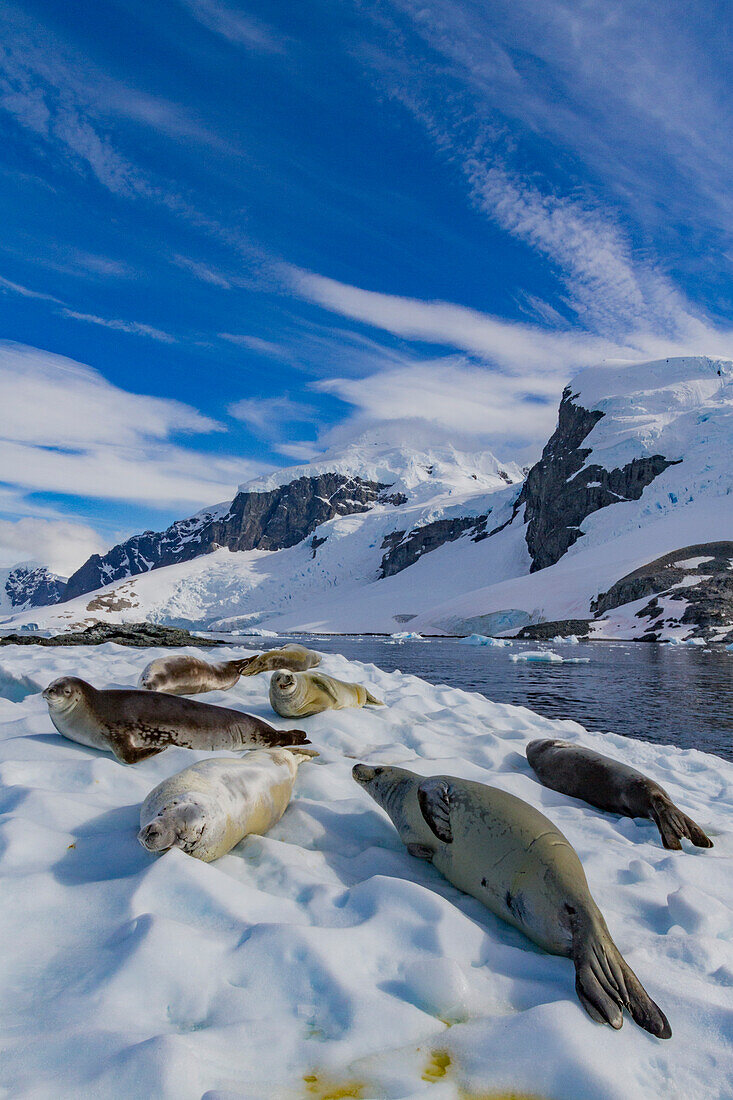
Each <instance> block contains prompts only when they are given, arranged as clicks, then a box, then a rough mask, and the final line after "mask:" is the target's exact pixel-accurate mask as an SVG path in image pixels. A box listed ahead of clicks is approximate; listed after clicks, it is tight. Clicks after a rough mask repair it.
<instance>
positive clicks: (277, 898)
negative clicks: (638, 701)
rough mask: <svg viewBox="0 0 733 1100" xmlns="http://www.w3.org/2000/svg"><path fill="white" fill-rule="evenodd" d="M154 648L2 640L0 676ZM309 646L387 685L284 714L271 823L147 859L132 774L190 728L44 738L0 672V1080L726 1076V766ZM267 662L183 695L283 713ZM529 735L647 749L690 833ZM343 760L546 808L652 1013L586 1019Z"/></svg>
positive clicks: (257, 1097) (341, 670)
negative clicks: (689, 822)
mask: <svg viewBox="0 0 733 1100" xmlns="http://www.w3.org/2000/svg"><path fill="white" fill-rule="evenodd" d="M165 652H166V651H164V650H154V651H151V650H142V651H136V650H131V649H125V648H122V647H118V646H116V645H112V644H109V643H108V644H106V645H102V646H98V647H84V648H74V649H67V648H60V649H45V648H43V649H42V648H40V647H39V648H36V647H32V646H27V647H26V646H24V647H12V646H9V647H6V648H4V649H3V651H2V675H3V681H2V682H3V683H4V684H8V683H10V682H11V681H12V682H19V681H22V680H24V679H25V680H27V681H33V682H34V683H36V684H38V685H45V683H47V682H49V681H50V680H52V679H53V678H55V677H56V676H59V675H62V674H70V673H74V674H78V675H81V676H82V677H84V678H86V679H88V680H89V681H90V682H92V683H94V684H95V685H97V686H100V687H103V686H107V687H110V686H115V685H125V684H133V683H135V682H136V680H137V676H138V675H139V672H140V670H141V669H142V667H143V666H144V665H145V664H146V663H147V662H148V661H149V660H150V659H151V658H153V657H156V656H159V655H162V654H163V653H165ZM188 652H191V653H196V652H197V651H196V650H195V649H191V650H188ZM203 655H204V656H207V654H203ZM241 655H242V648H241V647H237V648H231V649H229V648H223V649H222V650H221V651H219V652H218V653H217V657H221V658H222V659H228V658H232V657H234V656H241ZM208 656H210V654H209V655H208ZM322 667H323V669H324V670H325V671H326V672H328V673H329V674H331V675H334V676H337V677H339V678H341V679H346V680H362V681H366V682H368V683H370V684H372V685H374V687H375V688H376V689H378V691H379V695H380V696H381V697H382V698H383V699H385V701H386V702H387V704H388V705H387V706H386V707H384V708H379V709H374V710H353V711H340V712H330V713H329V712H326V713H324V714H321V715H317V716H315V717H313V718H309V719H304V720H303V724H304V725H305V726H306V728H307V729H308V731H309V734H310V736H311V738H312V741H313V743H314V746H315V747H317V748H318V749H319V750H320V752H321V754H322V755H321V757H320V758H319V759H318V760H317V761H315V762H314V763H313V764H312V765H309V766H308V768H303V769H301V772H300V774H299V776H298V781H297V785H296V790H295V795H294V799H293V802H292V803H291V805H290V807H289V808H288V810H287V811H286V813H285V816H284V817H283V819H282V821H280V823H279V824H278V825H277V826H275V827H274V828H273V829H272V830H271V832H270V833H269V834H268V835H267V836H265V837H250V838H249V839H248V840H246V841H245V842H244V843H242V844H241V845H239V846H238V847H237V848H235V849H234V850H233V852H231V853H230V854H228V855H227V856H225V857H223V858H222V859H220V860H219V861H217V862H216V863H214V864H211V865H207V864H204V863H202V862H200V861H198V860H195V859H192V858H190V857H187V856H186V855H184V854H183V853H182V852H180V851H177V850H172V851H170V852H168V853H166V854H165V855H163V856H161V857H158V858H155V857H151V856H150V855H149V854H148V853H147V852H145V851H144V850H143V848H142V847H141V846H140V845H139V843H138V841H137V839H136V831H137V824H138V813H139V804H140V802H141V801H142V800H143V798H144V797H145V796H146V795H147V794H148V792H149V791H150V790H151V789H152V788H153V787H154V786H155V785H156V784H157V783H159V782H160V781H161V780H162V779H163V778H165V777H166V776H169V775H171V774H173V773H175V772H177V771H180V770H181V769H182V768H183V767H186V766H188V765H189V764H191V763H193V762H194V761H195V760H197V759H204V758H206V755H207V754H205V753H195V752H190V751H188V750H184V749H169V750H167V751H166V752H165V753H163V754H161V755H160V756H157V757H154V758H152V759H151V760H148V761H145V762H143V763H141V764H138V765H136V766H134V767H124V766H123V765H121V764H119V763H117V762H116V761H115V760H114V758H113V757H112V756H111V755H110V756H108V755H106V754H103V753H100V752H96V751H95V750H93V749H86V748H84V747H82V746H80V745H77V744H74V743H72V742H69V741H66V740H64V739H63V738H61V737H60V736H58V735H57V734H56V733H55V732H54V730H53V727H52V726H51V723H50V720H49V718H48V713H47V710H46V706H45V704H44V702H43V700H42V698H41V697H40V695H39V694H37V693H34V694H27V695H26V696H25V697H24V698H22V699H18V700H16V701H11V700H9V699H7V698H0V782H1V783H2V787H1V788H0V799H1V805H0V809H2V812H3V816H2V820H1V823H0V837H1V840H2V843H1V845H0V875H1V876H2V878H3V879H4V881H3V882H2V888H0V938H1V941H2V943H3V944H4V945H5V951H4V953H3V956H4V957H3V968H4V976H3V981H2V986H3V994H4V995H3V999H2V1002H0V1003H2V1007H3V1023H4V1028H3V1032H2V1038H1V1039H0V1043H1V1044H2V1056H1V1057H0V1088H1V1089H3V1090H5V1091H6V1092H7V1095H9V1096H10V1095H12V1096H18V1097H20V1096H28V1097H31V1096H32V1097H33V1098H34V1100H46V1098H48V1100H51V1098H53V1100H65V1098H66V1097H74V1098H76V1097H79V1096H84V1097H85V1098H86V1097H90V1098H93V1100H107V1098H109V1100H119V1098H120V1097H161V1098H167V1097H174V1096H175V1097H176V1100H200V1098H202V1097H204V1096H205V1097H206V1098H207V1100H235V1098H236V1100H263V1097H273V1098H274V1097H278V1098H280V1097H282V1098H283V1100H296V1098H302V1097H304V1096H305V1095H308V1096H310V1095H314V1096H320V1097H321V1098H322V1100H323V1098H324V1097H326V1096H329V1095H332V1096H338V1095H342V1096H348V1095H354V1096H362V1097H363V1098H367V1097H372V1098H375V1097H384V1098H393V1100H398V1098H404V1100H408V1098H410V1100H413V1098H414V1100H417V1098H423V1097H424V1098H425V1100H455V1098H456V1097H457V1096H458V1095H459V1094H460V1095H461V1096H462V1097H464V1098H470V1097H478V1096H479V1095H480V1096H486V1095H498V1094H499V1093H504V1092H509V1091H510V1090H511V1091H513V1092H520V1093H530V1094H532V1095H535V1096H538V1097H550V1096H552V1097H557V1098H559V1097H562V1098H563V1100H599V1098H600V1097H603V1100H637V1098H638V1100H649V1097H653V1096H665V1097H669V1098H670V1100H687V1098H689V1097H693V1096H694V1097H695V1098H699V1100H724V1098H725V1100H727V1098H729V1097H730V1096H731V1094H732V1093H733V1056H732V1054H731V1050H732V1045H731V1039H732V1038H733V1025H732V1023H731V1011H730V991H731V986H732V985H733V765H731V764H729V763H727V762H726V761H724V760H722V759H718V758H717V757H711V756H706V755H705V754H703V753H700V752H697V751H681V750H679V749H676V748H671V747H669V746H655V745H651V744H648V743H645V742H641V741H636V740H633V741H632V740H628V739H624V738H622V737H619V736H616V735H613V734H599V733H596V734H592V733H588V732H586V731H585V730H583V729H582V727H580V726H579V725H577V724H575V723H572V722H555V721H551V720H549V719H545V718H542V717H540V716H538V715H536V714H534V713H532V712H531V711H529V710H526V709H524V708H521V707H512V706H508V705H499V704H496V703H492V702H490V701H488V700H487V699H485V698H483V697H482V696H480V695H478V694H472V693H465V692H462V691H459V690H456V689H453V688H450V687H447V686H431V685H428V684H427V683H425V682H423V681H421V680H419V679H417V678H416V677H413V676H405V675H402V674H400V673H397V672H396V673H391V674H388V673H385V672H382V671H380V670H379V669H377V668H375V667H374V666H373V665H361V664H358V663H356V662H347V661H346V660H345V659H344V658H342V657H340V656H338V655H326V656H325V657H324V660H323V665H322ZM267 688H268V677H267V676H266V675H262V676H258V677H253V678H248V679H246V680H241V681H240V682H239V684H238V685H237V686H236V688H234V689H233V690H232V691H230V692H227V693H220V694H217V693H210V694H209V695H207V696H206V700H207V701H209V702H213V703H222V704H223V703H226V704H227V705H230V706H235V707H240V708H242V709H245V708H246V709H247V710H249V711H252V712H254V713H256V714H259V715H261V716H263V717H265V718H267V719H268V720H270V721H274V723H275V724H278V725H283V724H284V723H281V722H279V721H278V720H277V719H276V718H274V716H273V714H272V712H271V711H270V709H269V706H268V703H267ZM3 693H4V694H5V692H3ZM539 736H562V737H565V738H568V739H570V740H571V741H574V742H577V743H580V744H583V745H588V746H589V747H591V748H596V749H599V750H601V751H603V752H606V753H608V754H610V755H613V756H616V757H617V758H619V759H622V760H624V761H626V762H628V763H630V764H631V765H633V766H635V767H638V768H641V769H642V770H643V771H645V772H647V773H648V774H650V775H653V776H654V777H655V778H656V779H658V780H659V781H660V782H662V783H663V785H664V786H665V787H666V788H667V790H668V791H669V793H670V795H671V796H672V798H673V799H674V800H675V801H677V802H678V803H679V804H680V805H681V806H682V807H683V808H684V809H685V810H686V811H687V812H689V813H690V814H691V815H692V816H693V817H694V818H695V819H696V820H697V821H699V823H700V825H701V826H702V827H703V828H704V829H705V831H706V832H708V833H709V834H710V835H712V836H713V838H714V841H715V847H714V848H713V849H712V850H711V851H702V850H699V849H693V848H691V847H689V846H686V848H685V851H684V852H680V853H674V852H667V851H665V850H664V849H663V848H662V847H661V843H660V840H659V836H658V832H657V830H656V828H655V827H654V825H653V824H652V823H651V822H648V821H632V820H630V819H627V818H618V817H616V816H614V815H612V814H603V813H600V812H597V811H595V810H593V809H591V808H590V807H588V806H586V805H584V804H583V803H581V802H578V801H576V800H574V799H568V798H564V797H563V796H561V795H559V794H556V793H555V792H553V791H550V790H547V789H545V788H543V787H542V786H540V785H539V784H538V782H537V781H536V780H535V778H534V777H533V774H532V772H531V770H530V769H529V767H528V765H527V763H526V760H525V759H524V748H525V746H526V744H527V742H528V741H529V740H531V739H532V738H535V737H539ZM357 760H365V761H368V762H372V763H399V764H403V765H405V766H407V767H410V768H412V769H414V770H415V771H418V772H420V773H421V774H426V775H428V774H434V773H448V774H453V775H460V776H464V777H466V778H470V779H477V780H481V781H485V782H488V783H490V784H493V785H495V786H498V787H501V788H503V789H505V790H507V791H510V792H512V793H514V794H516V795H518V796H519V797H521V798H524V799H525V800H527V801H528V802H530V803H532V804H533V805H535V806H537V807H538V808H540V809H541V810H543V812H545V813H547V815H548V816H549V817H550V818H551V819H552V820H553V821H554V822H555V823H556V824H557V825H558V826H559V828H561V829H562V830H563V832H564V833H565V834H566V835H567V836H568V838H569V839H570V841H571V842H572V843H573V844H574V846H575V847H576V849H577V851H578V853H579V855H580V858H581V860H582V862H583V865H584V868H585V870H586V873H587V876H588V879H589V883H590V886H591V889H592V892H593V895H594V897H595V898H596V900H597V901H598V903H599V905H600V908H601V910H602V911H603V913H604V915H605V917H606V920H607V923H608V925H609V928H610V930H611V933H612V935H613V936H614V938H615V940H616V942H617V944H618V946H619V948H620V950H621V951H622V952H623V954H624V955H625V957H626V959H627V960H628V962H629V964H630V965H631V966H632V967H633V968H634V969H635V970H636V972H637V973H638V975H639V977H640V978H641V980H642V982H643V984H644V985H645V987H646V988H647V989H648V991H649V992H650V994H651V995H652V996H653V997H654V999H655V1000H656V1001H657V1002H658V1003H659V1004H660V1005H661V1006H662V1007H663V1009H664V1011H665V1012H666V1013H667V1015H668V1016H669V1019H670V1022H671V1024H672V1028H673V1032H674V1034H673V1037H672V1039H671V1040H670V1041H668V1042H661V1041H658V1040H655V1039H653V1038H652V1037H651V1036H649V1035H648V1034H646V1033H645V1032H643V1031H641V1030H640V1029H639V1028H638V1027H636V1026H635V1025H634V1024H633V1022H632V1021H630V1020H629V1019H627V1020H626V1022H625V1024H624V1027H623V1029H622V1031H620V1032H614V1031H612V1030H611V1029H610V1028H604V1027H601V1026H600V1025H597V1024H594V1023H593V1022H592V1021H591V1020H590V1019H589V1018H588V1016H587V1015H586V1014H585V1013H584V1011H583V1010H582V1008H581V1007H580V1005H579V1003H578V1001H577V999H576V996H575V992H574V988H573V985H574V976H573V968H572V964H571V963H570V961H569V960H567V959H563V958H556V957H552V956H549V955H547V954H544V953H542V952H540V951H539V950H538V949H536V948H535V947H534V946H532V945H531V944H530V943H529V941H527V940H526V939H525V938H524V937H523V936H522V935H521V934H520V933H518V932H516V931H515V930H513V929H511V928H509V927H508V926H507V925H505V924H503V923H502V922H500V921H499V920H497V919H495V918H494V917H493V916H492V915H491V914H490V913H489V912H488V911H487V910H486V909H484V908H483V907H482V906H481V905H480V904H479V903H478V902H477V901H475V900H473V899H471V898H468V897H466V896H465V895H463V894H461V893H460V892H458V891H457V890H455V889H454V888H453V887H451V886H449V885H448V884H447V883H446V882H445V880H444V879H442V878H441V877H440V875H439V874H438V873H437V872H436V871H435V870H434V868H432V867H431V866H429V865H428V864H426V863H424V862H421V861H418V860H415V859H413V858H412V857H411V856H410V855H409V854H408V853H407V852H406V850H405V849H404V847H403V846H402V844H401V842H400V841H399V839H398V837H397V834H396V832H395V830H394V828H393V827H392V825H391V823H390V822H389V820H388V819H387V818H386V816H385V815H384V814H383V813H382V811H381V810H379V809H378V808H377V806H376V805H375V803H374V802H372V800H371V799H370V798H369V797H368V795H366V794H365V793H364V792H363V791H361V790H360V789H359V788H358V787H357V785H356V784H355V783H354V782H353V780H352V779H351V777H350V771H351V767H352V765H353V763H354V762H355V761H357Z"/></svg>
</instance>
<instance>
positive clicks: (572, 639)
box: [550, 634, 580, 645]
mask: <svg viewBox="0 0 733 1100" xmlns="http://www.w3.org/2000/svg"><path fill="white" fill-rule="evenodd" d="M550 641H551V642H552V643H554V645H558V644H560V643H562V644H564V645H580V639H579V638H578V636H577V635H576V634H568V635H567V636H563V635H562V634H557V635H556V636H555V637H554V638H550Z"/></svg>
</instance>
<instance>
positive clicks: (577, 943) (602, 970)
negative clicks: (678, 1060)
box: [566, 906, 672, 1039]
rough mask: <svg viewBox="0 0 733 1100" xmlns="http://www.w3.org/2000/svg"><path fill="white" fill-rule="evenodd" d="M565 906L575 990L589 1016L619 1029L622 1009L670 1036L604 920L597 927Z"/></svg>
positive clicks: (655, 1031)
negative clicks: (571, 938) (570, 940)
mask: <svg viewBox="0 0 733 1100" xmlns="http://www.w3.org/2000/svg"><path fill="white" fill-rule="evenodd" d="M566 908H567V910H568V915H569V917H570V927H571V929H572V936H573V940H572V948H571V958H572V960H573V962H574V963H575V989H576V992H577V994H578V998H579V1000H580V1003H581V1004H582V1006H583V1008H584V1009H585V1011H586V1012H587V1013H588V1015H589V1016H590V1017H591V1019H593V1020H596V1021H597V1022H598V1023H601V1024H610V1025H611V1027H613V1028H616V1029H618V1028H620V1027H621V1025H622V1024H623V1009H624V1008H625V1009H627V1010H628V1012H629V1014H630V1015H631V1016H632V1018H633V1019H634V1020H635V1021H636V1023H637V1024H638V1025H639V1027H642V1028H644V1030H645V1031H648V1032H650V1033H651V1034H652V1035H656V1036H657V1038H659V1039H669V1038H670V1036H671V1034H672V1029H671V1027H670V1026H669V1021H668V1019H667V1017H666V1016H665V1015H664V1013H663V1012H662V1010H661V1008H660V1007H659V1005H657V1004H655V1003H654V1001H653V1000H652V999H651V997H650V996H649V994H648V993H647V991H646V990H645V989H644V987H643V985H642V984H641V982H640V981H639V979H638V978H637V976H636V974H635V973H634V971H633V970H632V969H631V967H630V966H629V964H628V963H627V962H626V961H625V959H624V958H623V956H622V955H621V952H620V951H619V949H618V948H617V947H616V944H615V943H614V942H613V940H612V939H611V936H610V933H609V931H608V929H607V928H606V926H605V922H603V919H602V918H601V924H600V926H599V925H597V924H596V922H595V921H593V922H592V923H591V921H590V919H588V918H586V919H583V918H581V917H580V915H579V914H578V913H577V911H576V910H574V909H571V906H567V907H566Z"/></svg>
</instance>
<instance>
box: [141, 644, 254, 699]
mask: <svg viewBox="0 0 733 1100" xmlns="http://www.w3.org/2000/svg"><path fill="white" fill-rule="evenodd" d="M250 660H251V658H249V657H244V658H240V659H239V660H235V661H221V662H220V663H219V664H209V662H208V661H204V660H202V659H201V658H200V657H193V656H189V655H188V654H179V655H176V656H169V657H157V658H156V659H155V660H154V661H151V662H150V664H148V665H146V666H145V668H144V669H143V671H142V672H141V673H140V679H139V680H138V684H137V686H138V687H139V688H142V689H143V690H145V691H165V692H166V693H167V694H168V695H200V694H202V693H203V692H206V691H227V690H228V689H229V688H231V687H234V685H235V684H236V682H237V681H238V680H239V677H240V676H241V675H242V669H243V668H244V666H245V665H246V664H248V662H249V661H250Z"/></svg>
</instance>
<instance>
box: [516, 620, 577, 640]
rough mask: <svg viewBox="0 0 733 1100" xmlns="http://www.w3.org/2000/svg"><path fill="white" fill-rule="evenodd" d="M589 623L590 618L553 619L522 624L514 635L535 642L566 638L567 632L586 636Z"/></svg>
mask: <svg viewBox="0 0 733 1100" xmlns="http://www.w3.org/2000/svg"><path fill="white" fill-rule="evenodd" d="M590 624H591V620H590V619H555V620H554V621H553V622H547V623H533V624H532V625H531V626H523V627H522V629H521V630H520V631H519V632H518V633H517V634H516V635H515V637H516V638H518V639H520V640H525V641H530V640H531V641H537V642H540V641H541V642H546V641H547V640H548V639H550V638H558V637H562V638H567V636H568V635H569V634H575V635H576V637H578V638H587V636H588V634H589V633H590Z"/></svg>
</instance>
